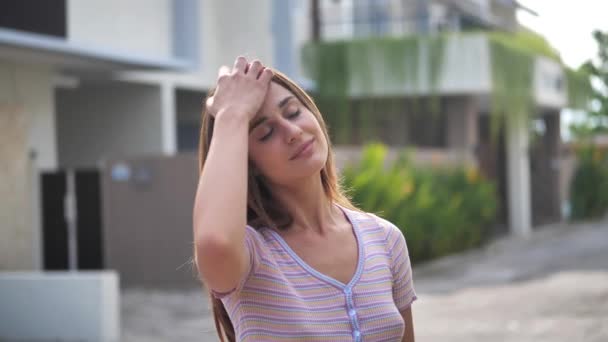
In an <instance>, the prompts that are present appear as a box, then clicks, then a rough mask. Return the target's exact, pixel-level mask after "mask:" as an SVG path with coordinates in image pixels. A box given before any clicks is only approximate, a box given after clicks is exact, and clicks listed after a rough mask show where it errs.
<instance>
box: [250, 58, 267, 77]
mask: <svg viewBox="0 0 608 342" xmlns="http://www.w3.org/2000/svg"><path fill="white" fill-rule="evenodd" d="M262 68H263V66H262V62H260V61H258V60H257V59H256V60H254V61H253V62H251V64H249V71H247V75H250V76H253V77H254V78H258V76H259V75H260V71H262Z"/></svg>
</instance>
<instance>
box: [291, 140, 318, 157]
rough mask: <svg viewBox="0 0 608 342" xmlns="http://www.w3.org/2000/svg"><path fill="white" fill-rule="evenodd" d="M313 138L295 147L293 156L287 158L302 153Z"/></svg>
mask: <svg viewBox="0 0 608 342" xmlns="http://www.w3.org/2000/svg"><path fill="white" fill-rule="evenodd" d="M314 140H315V139H314V138H312V139H310V140H308V141H307V142H305V143H303V144H302V145H300V146H298V148H297V149H296V152H295V153H294V154H293V156H291V158H289V160H293V159H296V158H298V156H300V153H302V152H303V151H304V150H306V148H307V147H308V146H310V145H311V144H312V143H313V141H314Z"/></svg>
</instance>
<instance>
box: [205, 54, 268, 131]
mask: <svg viewBox="0 0 608 342" xmlns="http://www.w3.org/2000/svg"><path fill="white" fill-rule="evenodd" d="M271 79H272V71H271V70H270V69H266V68H265V67H264V66H263V65H262V63H261V62H260V61H258V60H254V61H253V62H251V63H248V62H247V60H246V59H245V57H238V58H237V59H236V61H235V62H234V67H233V68H232V69H230V68H228V67H226V66H222V67H221V68H220V71H219V75H218V78H217V87H216V89H215V93H214V94H213V96H212V97H210V98H208V99H207V103H206V106H207V112H208V113H209V114H211V115H212V116H214V117H217V116H220V115H223V114H224V113H231V114H228V115H244V116H245V117H244V118H246V119H247V120H251V119H252V118H253V117H254V116H255V114H256V113H257V112H258V110H259V109H260V107H261V106H262V103H263V102H264V98H265V97H266V93H267V92H268V87H269V84H270V80H271Z"/></svg>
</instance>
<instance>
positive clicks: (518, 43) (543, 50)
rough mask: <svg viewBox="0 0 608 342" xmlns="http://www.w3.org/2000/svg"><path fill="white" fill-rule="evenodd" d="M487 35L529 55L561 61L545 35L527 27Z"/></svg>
mask: <svg viewBox="0 0 608 342" xmlns="http://www.w3.org/2000/svg"><path fill="white" fill-rule="evenodd" d="M487 35H488V37H489V38H490V40H492V41H494V42H497V43H500V44H502V45H505V46H507V47H508V48H509V49H511V50H517V51H519V52H521V53H524V54H528V55H537V56H544V57H547V58H549V59H552V60H554V61H556V62H560V63H561V57H560V55H559V53H558V52H557V50H555V49H554V48H553V47H552V46H551V44H549V42H548V41H547V40H546V39H545V38H544V37H543V36H541V35H539V34H538V33H536V32H534V31H532V30H530V29H527V28H525V27H524V28H522V29H520V30H518V31H515V32H501V31H493V32H487Z"/></svg>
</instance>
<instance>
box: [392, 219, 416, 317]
mask: <svg viewBox="0 0 608 342" xmlns="http://www.w3.org/2000/svg"><path fill="white" fill-rule="evenodd" d="M387 246H388V248H389V254H390V256H391V272H392V273H393V300H394V301H395V305H396V306H397V309H399V312H403V311H405V310H406V309H408V308H409V307H410V305H411V304H412V303H413V302H414V301H415V300H416V299H417V298H418V297H416V291H415V290H414V281H413V279H412V266H411V263H410V256H409V253H408V249H407V244H406V242H405V237H404V236H403V233H402V232H401V230H399V229H398V228H397V227H395V226H394V225H393V224H390V231H389V235H388V238H387Z"/></svg>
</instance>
